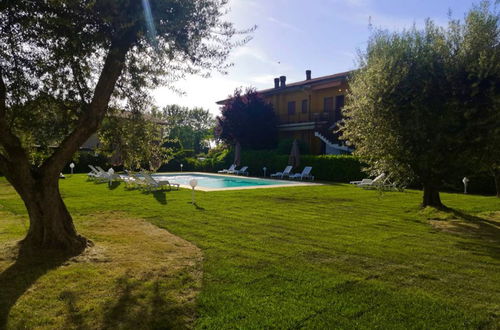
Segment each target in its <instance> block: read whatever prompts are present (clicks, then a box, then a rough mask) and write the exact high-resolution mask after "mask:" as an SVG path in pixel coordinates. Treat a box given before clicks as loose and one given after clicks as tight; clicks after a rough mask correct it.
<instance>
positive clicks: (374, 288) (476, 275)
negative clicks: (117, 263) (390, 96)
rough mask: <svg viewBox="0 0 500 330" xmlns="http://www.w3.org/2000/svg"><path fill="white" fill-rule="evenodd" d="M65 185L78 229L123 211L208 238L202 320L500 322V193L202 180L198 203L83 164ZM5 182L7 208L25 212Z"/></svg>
mask: <svg viewBox="0 0 500 330" xmlns="http://www.w3.org/2000/svg"><path fill="white" fill-rule="evenodd" d="M61 186H62V192H63V195H64V199H65V201H66V203H67V204H68V207H69V209H70V210H71V212H72V214H74V215H75V218H76V219H77V227H78V228H79V229H80V230H81V231H82V232H84V228H85V227H86V226H87V228H89V226H90V224H91V223H92V221H94V220H92V219H93V215H94V214H100V213H102V212H105V213H112V214H121V215H122V216H123V217H124V218H129V219H130V218H142V219H146V220H148V221H150V222H151V223H153V224H155V225H156V226H158V227H160V228H165V229H167V230H169V231H170V232H171V233H173V234H175V235H178V236H180V237H181V238H183V239H186V240H188V241H190V242H191V243H193V244H195V245H196V246H198V247H199V248H200V249H201V250H202V252H203V256H204V259H203V285H202V289H201V292H200V295H199V296H198V299H197V314H198V319H197V321H196V326H197V327H200V328H214V329H215V328H268V327H278V328H300V327H304V328H334V327H340V328H355V327H361V328H376V327H378V328H385V329H387V328H433V329H435V328H450V329H451V328H454V329H455V328H456V329H460V328H479V327H486V328H495V327H498V326H500V322H499V316H500V285H499V283H500V248H499V246H500V245H499V243H500V229H499V222H500V220H499V214H500V201H499V200H498V199H496V198H494V197H480V196H464V195H458V194H443V195H442V199H443V202H444V203H445V204H446V205H447V206H449V207H451V208H453V209H455V212H454V213H451V212H448V213H440V212H436V211H433V210H424V211H422V210H420V209H419V207H418V205H419V202H420V199H421V193H420V192H416V191H407V192H405V193H396V192H394V193H393V192H390V193H383V194H380V193H378V192H377V191H364V190H360V189H357V188H355V187H351V186H347V185H331V186H317V187H287V188H276V189H255V190H242V191H227V192H208V193H203V192H197V202H198V204H197V205H196V206H194V205H192V204H190V201H191V192H190V191H188V190H182V189H181V190H180V191H173V192H158V193H155V194H151V193H142V192H139V191H135V190H126V189H125V188H124V187H123V185H120V186H115V187H112V188H111V189H109V188H108V187H107V186H106V185H105V184H94V183H91V182H85V178H84V177H83V176H80V175H75V176H73V177H71V178H68V179H67V180H65V181H62V182H61ZM2 189H6V186H5V185H3V186H0V205H1V206H2V207H3V212H9V214H11V215H13V216H14V217H15V219H18V218H22V219H25V210H24V207H23V205H22V203H21V202H20V200H19V199H18V198H14V197H13V195H12V193H2ZM114 212H119V213H114ZM435 219H440V220H439V221H436V220H435ZM10 221H14V220H10ZM7 227H8V229H4V230H2V231H1V232H0V240H2V241H4V240H10V239H12V238H14V237H18V236H19V237H20V236H22V235H20V234H21V233H22V230H21V229H22V222H21V221H18V220H15V224H12V223H11V224H10V225H8V226H7ZM4 233H5V234H4ZM88 236H90V235H88ZM5 237H8V238H5ZM109 240H111V239H110V238H106V237H103V238H102V242H106V241H109ZM83 271H84V270H82V272H83ZM57 272H59V270H57ZM94 312H95V313H97V314H99V311H94ZM15 315H16V314H14V315H12V317H15Z"/></svg>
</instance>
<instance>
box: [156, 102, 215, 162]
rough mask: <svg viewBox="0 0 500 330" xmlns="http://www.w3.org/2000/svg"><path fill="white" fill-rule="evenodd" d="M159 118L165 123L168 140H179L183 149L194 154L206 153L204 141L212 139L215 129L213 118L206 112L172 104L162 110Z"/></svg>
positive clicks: (201, 109)
mask: <svg viewBox="0 0 500 330" xmlns="http://www.w3.org/2000/svg"><path fill="white" fill-rule="evenodd" d="M161 118H162V119H163V120H164V121H165V122H166V123H167V127H166V128H167V132H166V135H167V137H168V138H170V139H179V140H180V141H181V143H182V146H183V147H184V148H186V149H193V150H194V152H195V153H196V154H198V153H200V152H203V151H207V147H206V145H205V141H206V140H207V139H208V138H210V137H213V130H214V127H215V120H214V117H213V116H212V114H211V113H210V112H209V111H208V110H205V109H203V108H193V109H189V108H187V107H181V106H178V105H175V104H174V105H169V106H166V107H164V108H163V109H162V114H161Z"/></svg>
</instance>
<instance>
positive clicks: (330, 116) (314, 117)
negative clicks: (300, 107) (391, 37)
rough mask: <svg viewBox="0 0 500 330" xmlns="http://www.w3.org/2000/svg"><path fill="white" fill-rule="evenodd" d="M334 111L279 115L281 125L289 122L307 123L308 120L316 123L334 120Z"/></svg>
mask: <svg viewBox="0 0 500 330" xmlns="http://www.w3.org/2000/svg"><path fill="white" fill-rule="evenodd" d="M334 116H335V114H334V112H333V111H332V112H322V111H321V112H320V111H317V112H308V113H295V114H294V115H288V114H286V115H279V117H278V118H279V120H278V122H279V125H288V124H298V123H306V122H315V123H319V122H321V123H325V122H327V123H328V122H332V123H333V121H334Z"/></svg>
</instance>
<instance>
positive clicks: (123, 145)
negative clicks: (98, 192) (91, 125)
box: [97, 112, 173, 171]
mask: <svg viewBox="0 0 500 330" xmlns="http://www.w3.org/2000/svg"><path fill="white" fill-rule="evenodd" d="M98 137H99V142H100V143H99V147H98V150H97V151H98V152H99V153H102V154H104V155H106V156H108V157H109V158H110V159H111V164H112V165H115V166H118V165H123V166H125V168H128V169H141V168H143V169H149V170H152V171H155V170H157V169H158V168H159V167H160V166H161V165H162V164H164V163H168V161H169V160H170V159H172V155H173V153H172V149H171V148H166V147H164V144H165V143H166V141H165V139H164V138H163V136H162V129H161V127H160V125H159V124H158V123H156V120H155V119H154V118H151V117H149V116H148V117H147V118H145V117H144V116H143V114H141V113H126V112H121V113H120V112H118V113H116V114H114V115H111V116H109V117H107V118H106V119H105V120H104V121H103V124H102V126H101V128H100V129H99V131H98Z"/></svg>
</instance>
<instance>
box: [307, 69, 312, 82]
mask: <svg viewBox="0 0 500 330" xmlns="http://www.w3.org/2000/svg"><path fill="white" fill-rule="evenodd" d="M306 80H311V70H306Z"/></svg>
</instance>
